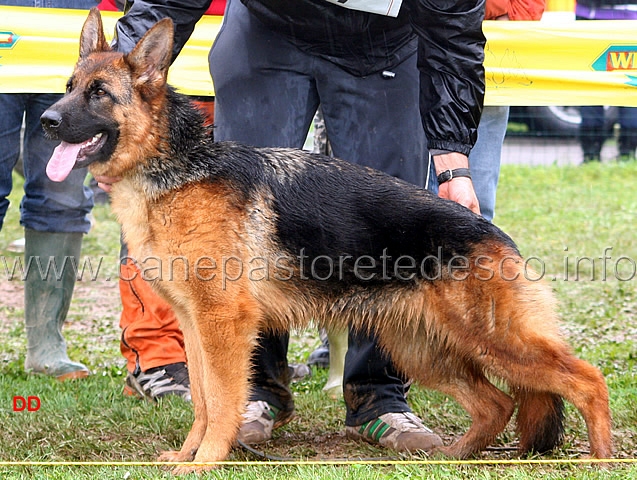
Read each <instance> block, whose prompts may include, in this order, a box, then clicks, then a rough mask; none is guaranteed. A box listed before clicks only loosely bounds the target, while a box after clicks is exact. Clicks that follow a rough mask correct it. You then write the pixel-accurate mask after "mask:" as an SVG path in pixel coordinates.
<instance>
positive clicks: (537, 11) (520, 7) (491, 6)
mask: <svg viewBox="0 0 637 480" xmlns="http://www.w3.org/2000/svg"><path fill="white" fill-rule="evenodd" d="M545 7H546V1H545V0H487V5H486V11H485V14H484V19H485V20H495V19H497V18H498V17H501V16H502V15H508V17H509V20H539V19H540V18H542V14H543V13H544V8H545Z"/></svg>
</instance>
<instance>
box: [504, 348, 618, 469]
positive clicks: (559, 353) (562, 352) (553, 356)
mask: <svg viewBox="0 0 637 480" xmlns="http://www.w3.org/2000/svg"><path fill="white" fill-rule="evenodd" d="M527 360H528V359H527ZM504 363H505V362H503V365H502V367H503V368H505V369H507V370H508V371H509V372H515V375H514V376H513V375H511V377H512V378H508V379H507V380H508V381H509V382H510V384H512V385H516V386H518V387H519V388H521V389H524V390H528V391H536V392H547V393H545V394H543V395H544V398H545V402H547V403H546V406H545V407H543V408H544V411H545V412H547V415H546V416H545V418H544V421H543V424H542V422H539V423H540V425H538V421H531V422H530V425H525V423H524V421H528V419H529V418H530V417H532V416H533V415H532V414H530V413H528V410H529V408H530V406H529V407H523V409H522V410H521V412H522V420H523V422H522V423H520V424H519V429H520V433H521V435H522V438H523V442H522V444H521V447H522V448H524V449H530V448H537V446H536V443H537V440H535V439H537V436H538V432H531V431H530V428H531V427H532V428H547V427H546V423H547V422H548V423H550V422H552V421H553V420H554V419H555V418H556V417H555V414H551V412H550V408H547V407H550V402H552V401H554V400H551V398H552V396H555V395H559V396H560V397H562V398H564V399H565V400H567V401H569V402H571V403H572V404H573V405H574V406H575V408H577V410H579V412H580V413H581V414H582V417H584V421H585V422H586V426H587V429H588V438H589V442H590V451H591V455H592V456H593V457H596V458H609V457H610V456H611V453H612V452H611V450H612V438H611V414H610V409H609V405H608V389H607V387H606V382H605V381H604V377H603V376H602V374H601V372H600V371H599V370H598V369H597V368H595V367H593V366H592V365H591V364H589V363H587V362H585V361H583V360H580V359H578V358H576V357H575V356H573V355H572V354H571V353H570V352H569V351H568V348H567V347H566V345H555V344H553V342H545V343H544V345H543V346H542V355H535V356H534V358H533V361H532V362H530V361H527V362H524V361H522V360H521V361H520V363H518V364H516V365H510V364H506V365H505V364H504ZM526 395H529V394H528V393H527V394H526ZM534 402H535V403H536V404H537V403H538V402H542V399H541V398H540V399H539V400H535V401H534ZM525 410H526V411H527V413H525ZM533 425H535V426H533ZM548 428H551V427H550V426H549V427H548Z"/></svg>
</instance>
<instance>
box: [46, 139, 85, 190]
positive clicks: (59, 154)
mask: <svg viewBox="0 0 637 480" xmlns="http://www.w3.org/2000/svg"><path fill="white" fill-rule="evenodd" d="M81 148H82V144H81V143H67V142H62V143H60V144H59V145H58V146H57V147H56V148H55V150H54V151H53V155H52V156H51V160H49V163H48V164H47V166H46V174H47V176H48V177H49V178H50V179H51V180H53V181H54V182H61V181H63V180H64V179H65V178H66V177H68V176H69V173H71V170H73V165H75V160H76V159H77V154H78V153H80V149H81Z"/></svg>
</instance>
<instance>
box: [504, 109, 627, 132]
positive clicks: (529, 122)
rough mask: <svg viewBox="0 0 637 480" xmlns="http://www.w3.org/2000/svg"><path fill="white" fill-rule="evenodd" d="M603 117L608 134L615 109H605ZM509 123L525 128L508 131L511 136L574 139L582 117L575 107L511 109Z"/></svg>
mask: <svg viewBox="0 0 637 480" xmlns="http://www.w3.org/2000/svg"><path fill="white" fill-rule="evenodd" d="M605 115H606V124H605V127H606V128H607V129H608V131H609V132H610V131H612V129H613V126H614V125H615V123H616V122H617V107H606V108H605ZM509 122H510V123H516V124H522V125H525V126H526V129H520V128H516V129H510V131H509V132H508V133H509V134H512V135H536V136H547V137H576V136H577V132H578V129H579V125H580V123H581V122H582V117H581V115H580V113H579V107H576V106H570V107H560V106H548V107H511V115H510V117H509Z"/></svg>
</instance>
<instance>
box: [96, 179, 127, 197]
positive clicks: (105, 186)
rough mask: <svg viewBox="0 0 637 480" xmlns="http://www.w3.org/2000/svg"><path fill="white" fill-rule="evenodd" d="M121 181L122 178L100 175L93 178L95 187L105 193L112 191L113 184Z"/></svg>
mask: <svg viewBox="0 0 637 480" xmlns="http://www.w3.org/2000/svg"><path fill="white" fill-rule="evenodd" d="M121 179H122V177H105V176H102V175H98V176H97V177H95V180H96V181H97V186H98V187H100V188H101V189H102V190H104V191H105V192H107V193H110V192H111V190H112V189H113V184H114V183H117V182H119V181H120V180H121Z"/></svg>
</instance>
